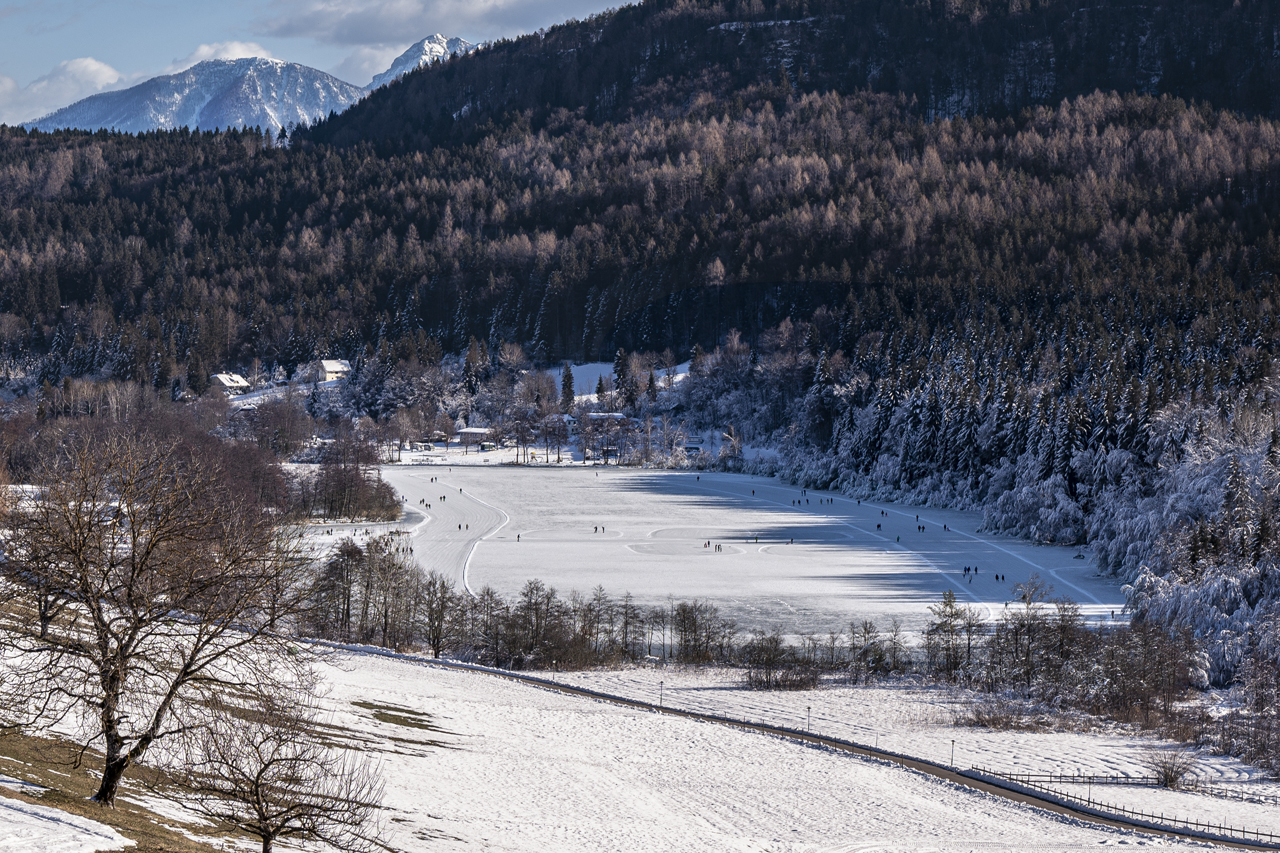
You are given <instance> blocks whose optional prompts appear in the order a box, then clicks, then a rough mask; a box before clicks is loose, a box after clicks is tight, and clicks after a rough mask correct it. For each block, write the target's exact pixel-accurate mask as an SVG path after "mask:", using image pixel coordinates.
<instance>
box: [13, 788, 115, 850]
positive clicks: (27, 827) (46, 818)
mask: <svg viewBox="0 0 1280 853" xmlns="http://www.w3.org/2000/svg"><path fill="white" fill-rule="evenodd" d="M132 844H133V842H132V841H130V840H129V839H127V838H125V837H124V836H123V835H121V834H120V833H118V832H116V831H115V830H114V829H112V828H111V827H109V826H104V825H103V824H101V823H98V822H97V821H94V820H89V819H88V818H83V817H79V816H78V815H73V814H69V813H67V812H64V811H59V810H58V809H53V808H49V807H48V806H40V805H33V804H31V803H24V802H22V801H20V800H13V799H9V798H7V797H0V851H3V853H91V851H94V850H119V849H121V848H123V847H129V846H132Z"/></svg>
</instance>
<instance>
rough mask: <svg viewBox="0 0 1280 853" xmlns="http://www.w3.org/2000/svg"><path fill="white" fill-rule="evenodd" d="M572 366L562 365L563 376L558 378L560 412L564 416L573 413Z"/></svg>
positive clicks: (566, 363) (567, 363)
mask: <svg viewBox="0 0 1280 853" xmlns="http://www.w3.org/2000/svg"><path fill="white" fill-rule="evenodd" d="M573 391H574V385H573V365H571V364H569V362H567V361H566V362H565V363H564V375H562V376H561V377H560V411H562V412H564V413H565V414H566V415H567V414H569V413H570V412H572V411H573V400H574V393H573Z"/></svg>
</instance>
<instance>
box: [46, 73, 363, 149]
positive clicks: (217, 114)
mask: <svg viewBox="0 0 1280 853" xmlns="http://www.w3.org/2000/svg"><path fill="white" fill-rule="evenodd" d="M364 94H365V90H364V89H361V88H360V87H359V86H353V85H351V84H350V83H344V82H343V81H341V80H339V79H338V78H337V77H333V76H332V75H329V74H325V73H324V72H323V71H317V70H316V69H314V68H308V67H307V66H305V65H298V64H296V63H292V62H282V61H280V60H278V59H261V58H249V59H210V60H207V61H205V62H201V63H198V64H196V65H193V66H192V67H191V68H188V69H187V70H186V71H182V72H180V73H178V74H170V75H166V76H163V77H155V78H152V79H151V80H148V81H146V82H145V83H140V84H138V85H137V86H134V87H132V88H130V89H124V90H122V91H119V92H103V93H102V94H99V95H94V96H92V97H89V98H85V99H84V100H82V101H77V102H76V103H74V104H72V105H70V106H68V107H63V108H62V109H60V110H57V111H56V112H53V113H50V114H49V115H47V116H45V117H44V118H41V119H37V120H36V121H33V122H30V123H29V124H28V125H27V127H31V128H38V129H40V130H56V129H58V128H80V129H84V130H98V129H102V128H105V129H108V130H120V131H125V132H129V133H140V132H144V131H148V130H167V129H171V128H178V127H190V128H197V127H199V128H201V129H204V130H212V129H214V128H220V127H222V128H225V127H255V126H257V127H262V128H264V129H268V128H269V129H270V130H272V131H275V130H277V129H278V128H280V127H283V126H287V125H289V124H298V123H301V122H307V123H310V122H312V121H315V120H316V119H318V118H320V117H322V116H326V115H328V114H329V112H330V111H331V110H333V111H337V112H341V111H342V110H344V109H346V108H347V107H348V106H350V105H351V104H352V103H354V102H355V101H357V100H359V99H360V98H362V97H363V96H364Z"/></svg>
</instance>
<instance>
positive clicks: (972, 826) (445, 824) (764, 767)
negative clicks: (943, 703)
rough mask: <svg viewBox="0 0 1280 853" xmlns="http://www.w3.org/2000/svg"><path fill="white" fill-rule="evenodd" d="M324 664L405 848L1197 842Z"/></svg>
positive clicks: (1087, 846)
mask: <svg viewBox="0 0 1280 853" xmlns="http://www.w3.org/2000/svg"><path fill="white" fill-rule="evenodd" d="M324 670H325V676H326V680H327V682H328V684H329V686H330V695H329V697H328V699H327V702H328V703H329V704H330V706H331V707H332V708H333V709H334V711H335V716H334V719H333V722H334V724H336V725H339V726H343V727H345V728H346V729H348V731H349V734H348V736H349V738H350V739H351V741H352V742H355V743H358V744H361V745H362V747H363V748H364V749H366V750H368V751H370V752H373V753H375V754H377V755H378V756H379V757H380V760H381V772H382V774H383V775H384V777H385V778H386V793H385V800H384V801H385V803H386V805H388V806H389V807H390V808H391V809H392V811H391V813H390V817H391V820H390V821H389V822H388V826H389V827H390V828H391V829H390V831H391V833H392V835H391V837H390V838H389V839H388V840H389V841H390V843H392V844H393V846H396V847H398V848H400V849H404V850H406V851H416V850H432V851H436V850H501V851H548V850H555V851H565V853H568V851H615V850H616V851H636V850H644V851H667V850H670V851H681V853H687V851H704V850H705V851H806V853H807V852H808V851H814V852H815V853H816V851H837V850H839V851H846V850H848V851H852V850H860V851H863V850H865V851H870V850H876V851H899V850H900V851H920V850H936V851H951V850H955V851H960V850H977V849H981V850H1054V851H1063V853H1066V851H1077V850H1097V849H1102V848H1107V847H1113V846H1114V847H1120V846H1121V845H1123V846H1125V847H1131V846H1151V847H1158V848H1160V849H1192V848H1201V849H1202V848H1203V845H1201V844H1198V843H1191V842H1181V841H1177V840H1171V839H1157V838H1152V837H1148V836H1143V835H1139V834H1136V833H1131V832H1126V831H1120V830H1110V829H1106V828H1103V827H1098V826H1095V825H1091V824H1086V823H1083V822H1079V821H1074V820H1069V819H1065V818H1060V817H1057V816H1054V815H1051V814H1049V813H1047V812H1043V811H1040V810H1038V809H1034V808H1031V807H1028V806H1023V805H1019V804H1016V803H1011V802H1009V801H1006V800H1004V799H1001V798H998V797H993V796H988V795H984V794H980V793H977V792H974V791H971V790H969V789H966V788H963V787H959V786H955V785H951V784H948V783H945V782H942V781H939V780H937V779H934V778H932V777H929V776H925V775H923V774H920V773H916V772H914V771H910V770H903V769H901V768H898V767H895V766H893V765H889V764H885V763H883V762H877V761H870V760H865V759H861V758H857V757H852V756H849V755H846V754H842V753H836V752H832V751H829V750H825V749H818V748H813V747H806V746H802V745H799V744H797V743H795V742H792V741H787V740H784V739H780V738H773V737H767V736H764V735H757V734H751V733H747V732H743V731H738V730H735V729H731V728H728V727H724V726H719V725H714V724H709V723H700V722H695V721H692V720H687V719H680V718H675V717H668V716H662V715H658V714H654V713H649V712H644V711H639V710H635V709H629V708H622V707H619V706H617V705H612V704H609V703H605V702H597V701H591V700H586V699H581V698H577V697H571V696H565V695H561V694H557V693H554V692H551V691H547V690H541V689H538V688H533V687H529V686H526V685H520V684H515V683H512V682H508V681H505V680H502V679H499V678H495V677H493V676H489V675H484V674H481V673H463V672H453V671H445V670H441V669H438V668H434V667H430V666H428V665H425V664H423V663H420V662H415V661H411V660H404V659H398V658H391V657H378V656H371V655H363V654H357V655H351V656H349V657H346V658H345V659H343V660H341V661H340V662H339V665H332V664H331V665H326V666H325V667H324Z"/></svg>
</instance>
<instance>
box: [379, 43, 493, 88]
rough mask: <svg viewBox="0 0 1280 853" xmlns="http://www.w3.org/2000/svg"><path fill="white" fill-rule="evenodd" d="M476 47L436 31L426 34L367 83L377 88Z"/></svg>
mask: <svg viewBox="0 0 1280 853" xmlns="http://www.w3.org/2000/svg"><path fill="white" fill-rule="evenodd" d="M475 49H476V46H475V45H474V44H472V43H471V42H469V41H466V40H465V39H460V38H451V39H450V38H445V37H444V36H442V35H440V33H436V34H435V35H433V36H427V37H426V38H424V39H423V40H422V41H420V42H418V43H417V44H415V45H414V46H413V47H411V48H409V49H408V50H406V51H405V52H404V53H402V54H400V56H399V57H398V58H397V59H396V61H395V62H393V63H391V67H390V68H388V69H387V70H386V71H384V72H382V73H381V74H379V75H378V76H377V77H374V78H373V82H372V83H370V84H369V88H370V89H378V88H380V87H382V86H385V85H387V84H388V83H390V82H391V81H392V80H398V79H399V78H401V77H403V76H404V75H406V74H408V73H409V72H410V71H413V70H415V69H417V68H421V67H422V66H424V65H430V64H431V63H432V62H433V61H434V60H437V59H442V60H443V59H448V58H449V57H450V56H453V55H454V54H455V53H469V52H471V51H473V50H475Z"/></svg>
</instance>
